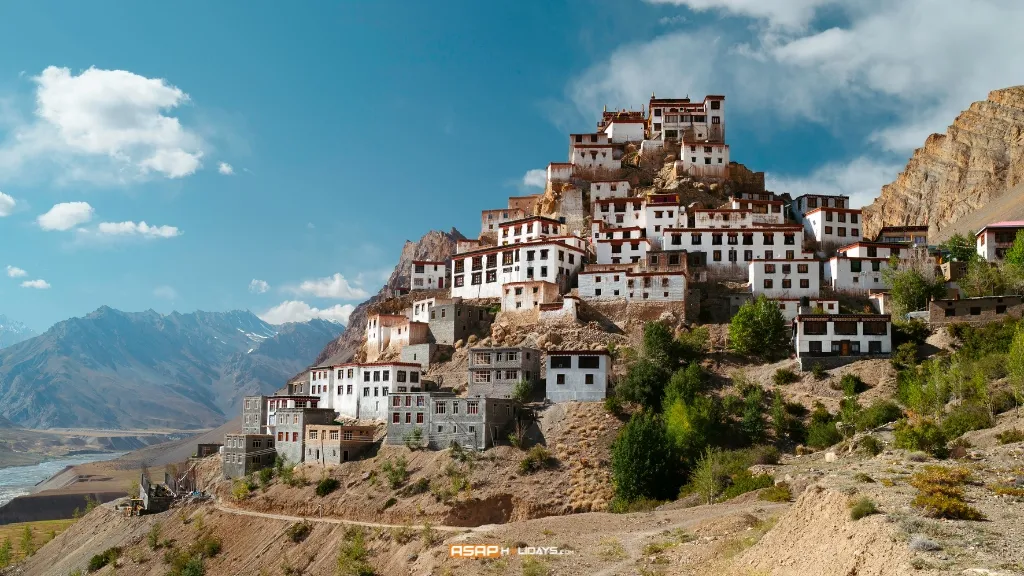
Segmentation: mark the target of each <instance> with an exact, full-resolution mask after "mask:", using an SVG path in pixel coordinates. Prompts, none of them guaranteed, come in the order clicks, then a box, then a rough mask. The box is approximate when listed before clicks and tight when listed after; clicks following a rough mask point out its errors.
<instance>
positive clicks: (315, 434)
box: [304, 424, 377, 466]
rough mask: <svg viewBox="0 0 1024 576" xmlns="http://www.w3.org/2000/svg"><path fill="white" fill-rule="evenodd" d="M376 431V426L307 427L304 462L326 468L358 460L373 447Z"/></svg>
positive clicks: (335, 425)
mask: <svg viewBox="0 0 1024 576" xmlns="http://www.w3.org/2000/svg"><path fill="white" fill-rule="evenodd" d="M376 431H377V427H376V426H348V425H339V424H331V425H325V424H310V425H307V426H306V442H305V444H306V454H305V457H304V461H305V462H306V463H315V464H320V465H322V466H327V465H338V464H341V463H343V462H348V461H350V460H358V459H359V456H360V455H361V454H362V453H364V452H366V451H367V450H369V449H370V448H371V447H372V446H373V445H374V441H373V435H374V433H375V432H376Z"/></svg>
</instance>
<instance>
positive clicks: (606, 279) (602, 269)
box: [577, 264, 631, 300]
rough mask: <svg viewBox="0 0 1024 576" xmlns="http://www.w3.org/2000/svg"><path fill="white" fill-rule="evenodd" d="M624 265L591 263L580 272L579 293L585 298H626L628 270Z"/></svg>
mask: <svg viewBox="0 0 1024 576" xmlns="http://www.w3.org/2000/svg"><path fill="white" fill-rule="evenodd" d="M630 269H631V268H630V267H629V266H623V265H611V264H606V265H602V264H590V265H588V266H587V267H586V268H585V269H584V270H583V271H582V272H580V274H579V278H578V280H579V288H578V290H577V293H578V294H579V295H580V298H582V299H584V300H622V299H625V298H626V294H627V292H626V272H628V271H629V270H630Z"/></svg>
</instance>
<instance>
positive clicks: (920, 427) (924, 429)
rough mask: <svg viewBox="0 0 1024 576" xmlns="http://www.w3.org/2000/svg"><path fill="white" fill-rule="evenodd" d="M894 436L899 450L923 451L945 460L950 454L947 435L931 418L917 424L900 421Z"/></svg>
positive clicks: (905, 420)
mask: <svg viewBox="0 0 1024 576" xmlns="http://www.w3.org/2000/svg"><path fill="white" fill-rule="evenodd" d="M894 436H895V444H896V447H897V448H904V449H907V450H922V451H924V452H927V453H929V454H931V455H932V456H935V457H937V458H945V457H946V455H947V454H948V453H949V452H948V451H947V450H946V435H945V434H944V433H943V432H942V429H941V428H939V427H938V426H937V425H936V424H935V422H934V421H932V420H931V419H929V418H923V419H921V420H919V421H917V422H916V423H911V422H910V421H909V420H907V419H903V420H900V421H899V422H897V423H896V428H895V434H894Z"/></svg>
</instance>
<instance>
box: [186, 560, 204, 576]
mask: <svg viewBox="0 0 1024 576" xmlns="http://www.w3.org/2000/svg"><path fill="white" fill-rule="evenodd" d="M181 576H206V567H205V566H204V565H203V558H202V557H201V556H193V557H192V558H189V560H188V562H185V565H184V566H183V567H182V568H181Z"/></svg>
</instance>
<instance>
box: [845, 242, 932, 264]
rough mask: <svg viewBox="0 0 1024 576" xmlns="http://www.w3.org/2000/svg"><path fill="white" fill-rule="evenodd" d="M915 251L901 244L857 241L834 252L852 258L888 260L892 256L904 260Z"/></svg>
mask: <svg viewBox="0 0 1024 576" xmlns="http://www.w3.org/2000/svg"><path fill="white" fill-rule="evenodd" d="M914 250H915V249H914V248H912V247H910V246H904V245H902V244H892V243H886V242H866V241H863V240H862V241H859V242H854V243H852V244H847V245H846V246H842V247H840V248H839V249H837V250H836V253H837V254H843V255H845V256H850V257H853V258H885V259H889V258H891V257H893V256H896V257H898V258H901V259H903V258H906V257H907V256H909V255H910V254H911V253H912V252H913V251H914Z"/></svg>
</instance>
